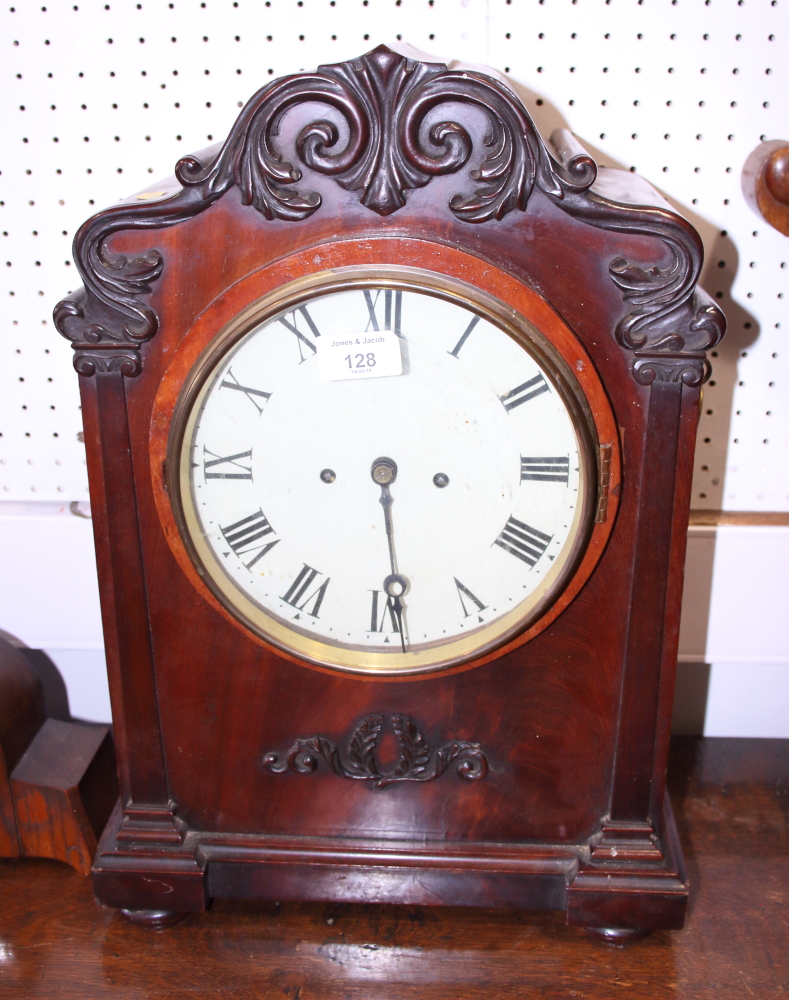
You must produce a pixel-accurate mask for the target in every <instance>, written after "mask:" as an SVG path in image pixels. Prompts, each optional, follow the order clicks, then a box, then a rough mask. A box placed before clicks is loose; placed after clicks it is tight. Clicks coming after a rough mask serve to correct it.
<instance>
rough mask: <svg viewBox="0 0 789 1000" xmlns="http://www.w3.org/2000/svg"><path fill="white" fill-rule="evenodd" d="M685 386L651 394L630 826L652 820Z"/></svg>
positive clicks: (629, 771) (628, 783) (630, 700)
mask: <svg viewBox="0 0 789 1000" xmlns="http://www.w3.org/2000/svg"><path fill="white" fill-rule="evenodd" d="M682 392H683V383H682V381H677V380H671V381H655V382H653V383H652V386H651V389H650V394H649V411H648V418H647V432H646V442H645V447H644V459H643V468H642V471H641V501H640V510H639V516H638V529H637V534H636V539H635V563H634V568H633V578H632V590H631V597H630V616H629V628H628V636H627V651H626V654H625V662H624V671H623V677H622V700H621V703H620V710H619V711H620V714H619V729H618V734H617V743H616V756H615V758H614V774H613V788H612V795H611V816H610V818H611V819H612V820H614V821H617V822H621V821H624V825H627V824H628V823H633V822H634V821H635V822H636V823H639V822H641V823H646V822H649V821H650V815H649V812H650V799H651V790H652V789H651V783H652V766H653V763H652V762H653V751H654V747H655V736H656V729H657V710H658V697H659V692H660V677H661V665H662V661H663V641H664V633H665V608H666V598H667V593H666V586H667V581H668V575H669V559H670V554H671V534H672V526H673V518H674V509H673V505H672V504H670V503H668V502H667V498H669V497H673V495H674V490H675V479H676V472H677V451H678V445H679V430H680V418H681V405H682ZM622 836H625V834H624V833H623V834H622ZM635 836H636V839H643V834H640V833H637V834H635Z"/></svg>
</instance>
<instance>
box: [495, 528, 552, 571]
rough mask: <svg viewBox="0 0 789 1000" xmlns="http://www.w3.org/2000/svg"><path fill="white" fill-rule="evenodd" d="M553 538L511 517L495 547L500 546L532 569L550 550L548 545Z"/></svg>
mask: <svg viewBox="0 0 789 1000" xmlns="http://www.w3.org/2000/svg"><path fill="white" fill-rule="evenodd" d="M552 538H553V535H546V534H545V533H544V532H542V531H538V530H537V529H536V528H532V527H531V526H530V525H528V524H524V523H523V521H518V520H517V519H516V518H514V517H511V518H509V520H508V521H507V523H506V524H505V525H504V530H503V531H502V532H501V534H500V535H499V537H498V538H497V539H496V541H495V542H494V545H500V546H501V547H502V548H503V549H506V550H507V552H511V553H512V555H514V556H517V557H518V559H522V560H523V561H524V562H525V563H528V565H529V566H530V567H531V566H533V565H534V564H535V563H536V562H537V560H538V559H539V558H540V556H541V555H542V554H543V552H545V550H546V549H547V548H548V543H549V542H550V540H551V539H552Z"/></svg>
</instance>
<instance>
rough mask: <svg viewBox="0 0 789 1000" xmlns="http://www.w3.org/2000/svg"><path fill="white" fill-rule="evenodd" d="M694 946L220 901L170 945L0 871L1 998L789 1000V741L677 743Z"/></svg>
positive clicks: (538, 924)
mask: <svg viewBox="0 0 789 1000" xmlns="http://www.w3.org/2000/svg"><path fill="white" fill-rule="evenodd" d="M669 787H670V790H671V794H672V799H673V802H674V807H675V812H676V815H677V822H678V825H679V829H680V836H681V839H682V844H683V848H684V851H685V857H686V859H687V864H688V869H689V875H690V880H691V901H690V908H689V914H688V920H687V924H686V927H685V930H683V931H676V932H670V931H657V932H655V933H654V934H652V935H651V936H650V937H648V938H646V939H645V940H643V941H641V942H639V943H637V944H633V945H630V946H629V947H627V948H625V949H618V948H612V947H610V946H608V945H604V944H601V943H598V942H595V941H592V940H590V939H589V938H587V937H586V936H585V935H584V933H583V931H581V930H580V929H578V928H572V927H566V926H565V925H564V917H563V915H562V914H560V913H544V912H542V913H535V912H527V911H520V912H517V911H511V912H507V911H502V910H460V909H449V908H442V907H400V906H361V905H336V904H296V903H290V904H282V905H276V904H263V903H256V902H249V903H242V902H233V903H231V902H217V903H216V904H215V905H214V907H213V908H212V909H211V910H209V911H208V912H207V913H204V914H199V915H198V914H193V915H190V916H188V917H186V918H185V920H184V921H183V922H182V923H180V924H177V925H176V926H174V927H171V928H169V929H167V930H164V931H159V932H157V931H149V930H145V929H142V928H139V927H135V926H133V925H131V924H130V923H128V921H126V920H125V919H124V918H123V917H121V916H120V914H118V913H117V912H115V911H113V910H110V909H108V908H105V907H101V906H99V905H98V904H97V903H96V902H95V901H94V899H93V894H92V888H91V883H90V880H89V879H86V878H82V877H80V876H79V875H78V874H77V873H76V872H75V871H73V870H71V869H69V868H67V867H66V866H65V865H59V864H56V863H55V862H47V861H25V862H20V861H15V860H7V861H3V862H2V863H0V997H3V998H6V997H8V998H14V1000H21V998H24V1000H28V998H30V1000H33V998H36V997H53V996H57V997H58V998H60V1000H71V998H79V1000H90V998H94V997H110V996H111V997H117V998H120V1000H138V998H139V1000H142V998H146V1000H148V998H150V1000H170V998H176V997H177V998H179V1000H183V998H188V997H218V996H222V997H232V998H233V1000H252V998H268V997H271V998H280V997H281V998H288V1000H322V998H327V1000H328V998H332V1000H335V998H348V1000H357V998H358V1000H366V998H372V997H374V998H376V1000H388V998H392V1000H394V998H398V1000H399V998H412V997H414V998H415V997H419V998H430V1000H458V998H464V1000H465V998H467V1000H474V998H478V997H479V998H482V997H484V998H486V1000H489V998H491V997H495V998H497V1000H499V998H509V997H513V998H515V997H517V998H518V1000H526V998H531V997H540V998H542V997H546V998H551V997H584V998H605V1000H611V998H612V997H623V998H627V1000H642V998H644V1000H646V998H649V1000H655V998H660V997H675V998H677V1000H707V998H713V997H714V998H716V1000H726V998H729V997H732V998H734V997H737V998H739V997H744V998H750V997H758V998H759V1000H772V998H779V997H785V996H787V995H789V963H787V960H786V952H787V940H789V915H788V914H789V908H788V907H787V904H788V903H789V740H755V739H753V740H752V739H709V738H708V739H698V738H695V737H675V738H674V739H673V741H672V748H671V758H670V763H669Z"/></svg>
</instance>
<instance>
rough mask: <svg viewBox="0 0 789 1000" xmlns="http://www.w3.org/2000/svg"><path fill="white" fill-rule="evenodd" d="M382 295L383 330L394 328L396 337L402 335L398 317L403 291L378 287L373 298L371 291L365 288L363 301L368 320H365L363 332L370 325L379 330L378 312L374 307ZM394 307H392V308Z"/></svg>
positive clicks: (400, 313)
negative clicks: (365, 305) (365, 304)
mask: <svg viewBox="0 0 789 1000" xmlns="http://www.w3.org/2000/svg"><path fill="white" fill-rule="evenodd" d="M381 295H383V297H384V326H383V328H384V330H394V332H395V333H396V334H397V336H398V337H402V333H401V332H400V317H401V315H402V311H403V293H402V292H393V291H392V289H391V288H385V289H380V288H379V289H378V290H377V291H376V293H375V298H373V293H372V292H370V291H367V290H366V289H365V292H364V301H365V302H366V303H367V312H368V313H369V316H370V318H369V320H368V321H367V326H366V328H365V331H364V332H365V333H367V331H368V330H369V329H370V328H371V327H372V329H373V330H375V331H376V332H377V331H380V329H381V327H380V325H379V320H378V314H377V312H376V309H377V308H378V300H379V299H380V298H381ZM393 307H394V308H393Z"/></svg>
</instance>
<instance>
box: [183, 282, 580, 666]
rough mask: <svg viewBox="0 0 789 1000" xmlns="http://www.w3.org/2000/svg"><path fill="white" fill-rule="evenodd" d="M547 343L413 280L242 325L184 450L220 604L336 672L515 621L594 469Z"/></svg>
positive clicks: (548, 568) (486, 633)
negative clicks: (544, 347)
mask: <svg viewBox="0 0 789 1000" xmlns="http://www.w3.org/2000/svg"><path fill="white" fill-rule="evenodd" d="M377 351H378V352H380V358H379V357H377V356H376V352H377ZM385 352H386V358H385V359H384V358H383V355H384V353H385ZM538 356H540V355H538V353H537V352H536V351H534V352H533V351H531V350H528V349H527V345H525V344H524V343H523V342H520V341H519V340H517V339H515V338H514V337H513V336H511V335H509V334H508V333H507V332H505V331H504V330H503V329H501V328H499V326H497V325H495V323H494V322H493V321H492V320H491V319H489V318H487V317H486V316H485V315H483V314H482V313H476V312H473V311H471V309H470V308H468V307H467V306H466V305H462V304H460V303H459V302H457V301H453V300H451V299H448V298H443V297H439V296H438V295H434V294H429V293H427V292H425V291H419V290H414V289H405V290H400V289H397V288H386V289H384V288H352V289H348V290H342V291H333V292H332V291H329V292H328V293H325V294H321V295H316V296H314V297H313V298H311V299H309V300H308V301H306V302H302V303H301V304H300V305H298V306H296V307H295V308H292V309H289V310H288V311H286V312H284V313H283V312H280V313H279V314H277V315H275V316H274V317H272V318H267V319H266V320H265V321H264V322H261V323H259V324H258V325H257V326H254V327H253V328H252V329H249V330H248V332H247V333H246V334H245V335H244V336H243V337H241V338H240V339H238V340H236V342H235V343H234V345H233V346H232V347H231V348H230V349H229V350H228V351H226V353H225V354H224V355H223V356H221V358H220V359H219V360H218V362H216V363H215V364H214V366H213V368H212V369H211V370H210V372H209V374H208V376H207V377H206V378H205V380H204V381H203V383H202V388H201V389H200V392H199V394H198V396H197V397H196V400H195V403H194V405H193V407H192V410H191V414H190V417H189V420H188V422H187V427H186V431H185V434H184V439H183V444H182V449H181V493H182V496H183V503H184V510H185V514H186V524H187V529H188V532H189V534H190V536H191V538H192V542H193V545H194V549H195V553H196V556H197V559H198V561H199V562H201V563H202V565H203V567H204V570H205V571H206V572H207V575H208V577H209V578H210V579H211V580H212V581H213V585H214V587H215V589H216V590H218V591H219V593H220V596H221V597H222V599H223V600H224V602H225V603H226V604H228V605H229V606H230V607H231V609H232V610H234V611H235V612H236V613H237V614H238V615H239V616H240V617H242V619H243V620H244V621H245V623H247V624H249V625H251V627H253V628H255V629H256V630H257V631H259V632H261V633H262V634H264V635H265V636H267V637H269V638H271V639H272V640H273V641H275V642H276V643H277V644H278V645H280V646H284V647H285V648H289V649H291V650H292V651H293V652H295V653H297V654H300V655H304V656H307V657H309V658H311V659H315V660H318V661H320V662H326V663H330V664H334V665H336V666H340V667H343V668H345V669H359V670H364V669H372V670H392V671H396V670H409V669H425V668H429V667H431V666H435V665H438V664H444V663H446V662H447V661H448V660H449V659H452V658H455V659H457V658H462V657H465V658H466V659H468V658H469V656H470V655H471V654H472V653H473V652H474V651H475V650H479V649H480V648H482V647H486V646H487V645H489V644H490V643H491V642H492V641H496V639H499V640H500V639H501V637H502V636H505V635H508V634H511V632H512V630H513V629H514V628H516V627H517V625H518V623H522V622H524V621H525V620H526V619H528V617H529V614H530V613H532V612H533V611H534V609H535V608H537V607H538V606H540V605H541V602H542V604H544V603H545V601H546V600H547V599H548V597H549V596H550V594H551V592H552V588H554V589H555V587H556V585H557V581H558V580H559V577H560V575H561V573H562V570H563V568H564V567H565V566H566V565H567V563H568V560H569V559H570V558H571V555H572V554H573V552H574V551H575V550H577V547H578V539H579V536H580V533H581V532H582V528H583V511H582V508H583V507H584V490H585V488H586V485H587V484H586V479H588V476H587V475H586V473H585V471H584V469H585V466H584V454H583V446H582V442H581V440H580V437H579V428H578V426H577V423H578V420H577V418H576V419H575V420H574V419H573V417H572V416H571V413H570V410H569V409H568V404H567V402H566V401H565V399H564V398H563V396H562V394H561V393H560V391H559V388H558V384H557V378H556V375H555V374H554V373H553V372H552V371H551V370H550V367H549V364H548V363H547V362H546V361H544V360H542V361H540V362H539V363H538V360H537V357H538ZM327 359H328V360H327ZM393 359H394V360H393ZM379 362H380V365H379ZM380 366H384V367H385V370H386V371H390V370H394V371H398V370H399V372H400V373H399V374H389V375H381V374H380ZM376 367H379V372H375V371H374V369H375V368H376ZM321 374H323V378H322V377H321Z"/></svg>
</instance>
